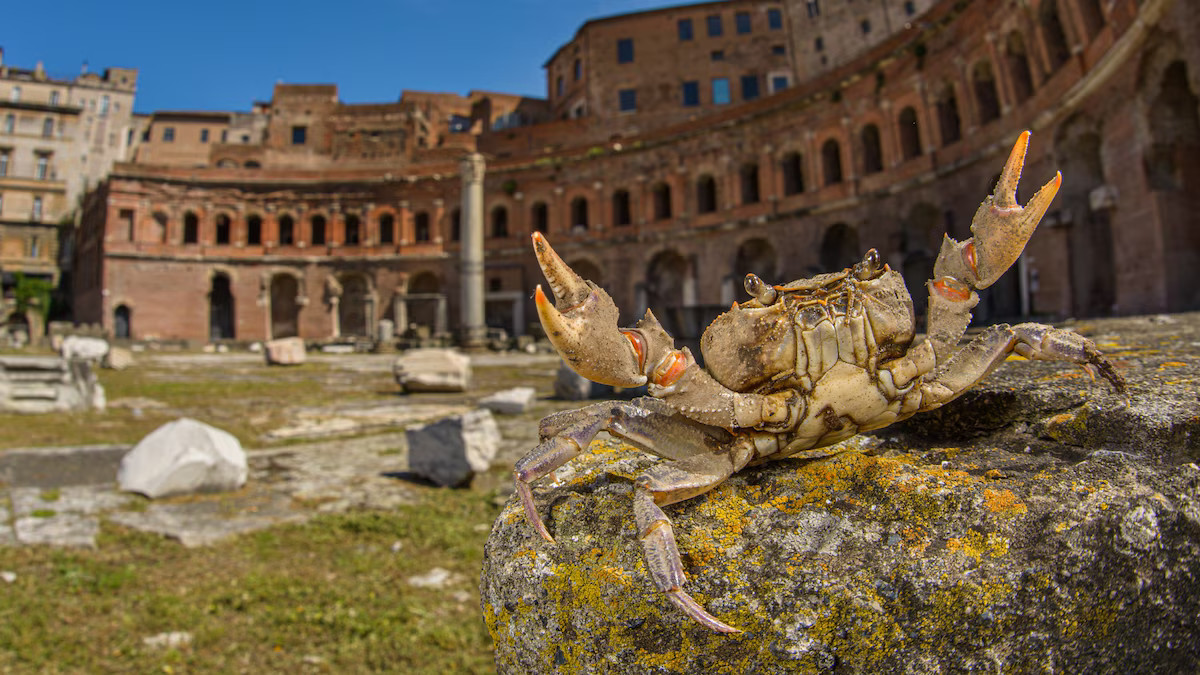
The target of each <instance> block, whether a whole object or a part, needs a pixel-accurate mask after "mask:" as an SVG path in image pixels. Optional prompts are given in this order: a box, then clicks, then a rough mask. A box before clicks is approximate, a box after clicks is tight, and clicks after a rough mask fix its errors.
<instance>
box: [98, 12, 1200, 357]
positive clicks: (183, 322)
mask: <svg viewBox="0 0 1200 675" xmlns="http://www.w3.org/2000/svg"><path fill="white" fill-rule="evenodd" d="M812 4H815V3H810V2H795V1H793V0H780V1H779V2H774V3H773V2H766V1H760V2H745V1H742V0H736V1H733V2H720V3H704V4H700V5H691V6H685V7H675V8H670V9H667V10H654V11H651V12H641V13H637V14H631V15H624V16H618V17H608V18H605V19H597V20H594V21H591V22H588V23H587V24H585V25H584V26H583V27H582V28H581V29H580V31H579V32H578V33H577V34H576V36H575V38H573V39H572V40H571V41H570V42H568V43H567V44H566V45H564V47H563V48H561V49H559V50H558V52H557V53H556V54H555V55H554V56H553V57H552V58H551V59H550V61H549V62H548V63H547V76H548V86H549V87H550V90H549V96H548V98H547V100H546V101H535V100H528V99H519V98H517V97H504V96H502V95H495V94H486V93H472V94H471V95H470V96H468V97H455V96H453V95H448V94H446V95H440V94H437V95H435V94H418V93H410V92H405V95H404V96H403V97H402V99H401V101H400V102H399V103H396V104H383V105H379V106H374V105H372V106H347V105H344V104H341V103H339V102H338V101H337V99H336V91H335V90H331V89H328V88H322V87H321V86H297V85H284V86H282V87H280V88H277V89H276V92H275V97H274V98H273V100H272V101H271V102H270V103H269V104H262V106H261V111H260V112H259V113H258V114H259V115H260V116H261V124H263V125H265V127H264V128H265V129H266V134H265V136H264V138H263V139H262V140H261V141H254V140H253V137H252V141H251V142H248V143H244V144H239V143H228V144H225V145H221V146H214V147H213V148H211V149H210V152H209V155H208V161H207V163H206V165H205V166H204V167H203V168H196V167H193V166H190V165H184V164H183V163H182V160H181V163H177V164H175V165H173V166H172V165H170V164H169V163H168V162H166V161H156V162H154V163H151V162H149V161H147V162H142V161H141V160H140V159H139V162H138V163H133V164H124V165H119V166H118V167H117V168H116V170H115V171H114V173H113V175H112V177H111V178H110V179H109V180H108V181H107V182H106V183H105V184H104V185H102V186H101V187H100V189H99V190H97V191H96V192H95V193H94V194H93V195H91V196H90V197H89V199H88V201H87V204H86V207H85V213H84V218H83V220H84V228H83V231H82V232H81V236H80V239H79V245H78V249H77V251H78V260H79V268H80V273H79V274H78V275H77V285H76V297H77V302H76V306H77V317H76V318H77V320H79V321H82V322H95V323H101V324H102V325H104V326H105V327H106V328H107V329H109V330H110V331H113V332H114V333H117V334H119V335H129V336H132V337H134V338H155V337H157V338H184V339H190V340H206V339H239V340H256V339H264V338H270V337H280V336H284V335H293V334H299V335H301V336H304V337H306V338H313V339H322V338H330V337H335V336H352V335H370V334H372V333H373V332H374V326H375V325H376V323H377V322H378V321H379V320H380V319H390V320H393V321H394V322H395V324H396V325H397V326H398V329H399V330H405V329H406V328H407V327H420V326H425V327H427V328H428V329H430V330H432V331H434V332H439V331H445V330H450V329H452V328H454V319H455V317H456V316H457V313H456V304H457V302H458V297H459V292H460V289H459V282H458V279H459V269H458V267H459V263H458V248H459V241H458V239H459V236H458V235H459V232H460V227H461V223H460V222H459V221H460V219H459V217H458V204H459V203H460V194H461V189H462V188H461V181H460V178H459V176H458V170H459V169H458V160H459V159H460V158H461V157H462V156H463V155H464V154H465V153H466V152H468V151H471V150H476V149H477V150H478V151H480V152H482V153H484V155H485V156H486V157H487V158H488V166H487V173H486V177H485V180H484V190H485V196H484V199H485V209H484V227H485V230H486V241H485V251H486V264H485V272H484V276H485V290H486V293H487V315H488V323H489V325H493V326H496V327H502V328H504V329H505V330H507V331H508V332H509V333H521V332H524V331H526V330H527V329H528V325H529V323H530V322H531V319H532V317H533V309H532V303H531V301H530V300H529V291H530V289H532V288H533V286H534V285H535V284H536V283H538V282H539V281H540V272H539V271H538V269H537V266H536V263H535V262H534V260H533V257H532V255H531V254H530V251H529V241H528V235H529V233H530V232H532V231H533V230H540V231H543V232H546V233H547V234H548V236H549V238H550V239H551V241H552V242H553V243H554V245H555V248H556V249H557V250H558V251H559V252H560V254H562V255H563V257H564V258H565V259H566V260H567V262H568V263H570V264H572V265H573V266H574V267H575V268H576V269H577V270H579V271H580V272H581V273H582V274H584V275H585V276H587V277H589V278H591V279H593V280H594V281H596V282H597V283H599V284H601V285H603V286H605V287H606V288H607V289H608V290H609V292H610V293H611V294H612V295H613V297H614V299H615V300H616V301H617V303H618V305H619V306H620V307H621V308H622V312H623V315H622V320H623V321H632V320H634V319H635V318H636V317H637V316H640V314H641V313H642V312H643V311H644V310H645V309H646V308H647V307H649V308H652V309H653V310H654V311H655V313H656V314H657V315H658V316H659V317H660V319H661V320H662V321H663V323H664V324H665V325H666V326H667V328H668V329H669V330H671V331H672V332H673V333H674V334H675V335H677V336H678V337H680V338H683V339H685V340H689V339H695V338H697V337H698V335H699V332H700V330H702V328H703V326H704V325H705V324H706V323H707V322H708V320H710V319H711V318H712V316H713V315H714V314H715V313H717V312H719V311H721V310H722V309H723V308H725V307H728V306H729V303H730V302H732V301H733V300H735V299H738V298H739V297H741V291H740V284H741V279H742V278H743V277H744V275H745V274H746V273H747V272H751V271H752V272H755V273H756V274H758V275H759V276H761V277H763V278H764V279H767V280H773V281H784V280H790V279H794V278H799V277H803V276H808V275H810V274H812V273H814V272H819V271H825V270H831V269H839V268H841V267H843V266H845V265H846V264H848V263H850V262H852V261H854V260H857V259H858V258H859V257H861V255H862V252H863V251H864V250H865V249H866V248H869V247H875V248H877V249H879V250H880V252H881V253H882V254H883V255H884V257H885V259H887V260H888V261H889V262H890V264H891V265H892V266H893V267H895V268H897V269H900V270H902V271H903V272H904V275H905V277H906V280H907V281H908V283H909V287H910V289H912V290H913V294H914V296H915V300H916V301H917V304H918V310H920V309H921V306H922V304H923V297H922V296H923V293H922V292H921V290H922V284H923V282H924V281H925V279H927V278H928V277H929V275H930V272H931V266H932V261H933V257H934V256H935V255H936V252H937V247H938V245H939V241H940V238H941V236H942V233H943V232H948V233H950V234H951V235H953V236H955V237H958V238H960V239H962V238H965V237H966V236H968V229H967V228H968V226H969V223H970V219H971V216H972V215H973V213H974V212H975V209H976V208H977V207H978V204H979V202H980V201H981V200H982V199H983V197H984V196H985V195H986V194H988V193H989V192H990V191H991V189H992V187H993V185H994V182H995V178H996V176H997V174H998V173H999V170H1000V168H1001V166H1002V164H1003V161H1004V158H1005V156H1006V153H1007V151H1008V149H1009V148H1010V147H1011V144H1012V142H1013V140H1014V139H1015V137H1016V135H1017V134H1018V133H1019V131H1020V130H1022V129H1027V128H1028V129H1032V130H1033V131H1034V136H1033V142H1032V145H1031V147H1030V151H1029V155H1028V158H1027V162H1026V169H1025V176H1026V179H1025V183H1024V184H1023V185H1022V192H1021V194H1022V195H1023V198H1028V195H1029V194H1031V193H1032V189H1033V188H1034V187H1035V186H1036V185H1040V184H1041V183H1043V182H1045V181H1046V180H1048V179H1049V178H1050V177H1051V176H1053V174H1054V171H1055V169H1061V170H1062V171H1063V174H1064V182H1063V187H1062V189H1061V190H1060V193H1059V197H1058V199H1057V200H1056V201H1055V203H1054V205H1053V207H1052V209H1051V212H1050V213H1048V215H1047V217H1046V219H1045V221H1044V223H1043V225H1042V227H1040V228H1039V230H1038V232H1037V233H1036V234H1035V236H1034V238H1033V240H1032V241H1031V242H1030V245H1029V246H1028V247H1027V250H1026V255H1025V256H1023V257H1022V259H1021V262H1020V263H1019V264H1018V265H1017V266H1016V267H1014V269H1013V270H1012V271H1010V273H1009V274H1007V275H1006V276H1005V277H1004V278H1003V279H1001V281H1000V282H998V283H997V284H996V285H995V286H994V287H993V288H992V289H990V290H989V291H988V292H986V293H985V297H984V300H983V302H982V303H981V305H980V307H979V308H978V310H977V311H976V314H977V316H979V317H981V318H983V319H985V320H987V319H1000V318H1008V317H1016V316H1021V315H1031V314H1034V315H1038V316H1047V317H1060V318H1061V317H1065V316H1084V315H1099V314H1108V313H1134V312H1159V311H1176V310H1185V309H1197V308H1200V291H1197V289H1198V288H1200V260H1198V259H1197V258H1198V257H1200V189H1198V188H1200V99H1198V97H1197V95H1196V92H1197V91H1200V84H1198V83H1200V36H1198V35H1197V31H1198V26H1200V9H1198V8H1197V7H1196V6H1194V5H1193V4H1192V3H1185V2H1182V1H1181V0H1143V1H1141V2H1138V1H1136V0H1113V1H1111V2H1100V1H1099V0H1040V1H1034V0H1031V1H1030V2H1028V3H1021V4H1013V5H1012V6H1011V7H1010V10H1011V11H1005V12H996V11H994V10H995V7H994V4H993V3H987V2H983V1H982V0H975V1H973V2H965V3H964V2H958V1H943V2H933V3H929V6H928V7H921V6H919V5H915V6H913V13H914V15H915V16H914V17H912V18H910V19H905V20H904V21H903V23H901V20H902V19H904V17H905V16H907V14H908V12H907V9H908V8H907V7H906V4H907V3H891V2H889V3H884V4H883V5H881V7H882V8H883V9H881V10H880V11H885V10H886V11H887V12H891V14H889V15H887V16H889V17H891V18H887V19H886V20H885V19H884V18H878V17H876V18H869V20H870V23H871V31H869V32H870V33H871V34H870V35H864V37H863V41H862V46H861V48H860V49H859V50H858V51H857V53H854V54H849V53H837V54H830V55H828V56H829V59H828V62H827V63H825V64H820V65H819V66H817V65H813V64H812V63H811V62H810V61H811V55H809V56H804V57H801V55H799V54H798V53H796V52H798V51H799V50H798V49H797V47H796V45H798V44H800V42H802V41H808V40H810V39H811V37H812V36H813V31H814V30H820V31H821V32H822V34H827V35H835V34H837V31H846V30H857V31H859V33H860V34H864V33H865V31H864V30H863V25H862V21H863V19H862V18H859V17H858V15H856V14H852V13H847V12H845V11H834V10H835V8H834V7H833V5H835V4H837V3H832V2H823V3H820V12H822V14H819V15H817V16H820V17H826V19H823V20H822V21H826V20H827V21H828V22H827V23H819V24H818V23H817V22H816V19H817V16H814V17H812V19H813V20H814V21H813V23H812V25H810V24H807V23H804V22H806V21H809V19H810V17H809V15H808V11H809V10H808V9H807V8H808V6H809V5H812ZM855 4H858V3H855ZM863 4H864V5H865V4H867V3H863ZM893 5H895V7H893ZM1006 6H1007V5H1006ZM774 9H779V10H780V12H779V17H778V20H779V21H782V24H781V25H782V26H783V27H782V28H773V26H775V25H777V24H776V21H777V19H775V18H773V16H774V15H773V13H772V10H774ZM864 11H865V10H864ZM872 11H874V10H872ZM743 12H745V13H747V14H749V16H750V19H749V31H748V32H745V33H739V29H738V26H739V22H740V21H742V20H741V19H738V18H737V17H738V16H739V13H743ZM710 16H719V17H721V21H722V30H723V31H727V32H728V33H730V34H731V35H729V36H716V37H713V38H712V39H715V40H725V38H726V37H728V41H721V42H719V44H720V45H721V46H719V47H716V48H717V49H722V50H725V51H726V55H727V56H728V55H732V54H752V53H753V54H757V55H758V56H755V57H753V58H751V57H750V56H746V60H744V61H737V62H736V64H735V65H736V67H731V69H729V70H724V69H725V68H727V67H730V66H729V64H728V61H729V60H728V59H727V60H726V61H725V62H721V61H716V62H713V61H711V60H710V61H708V62H704V63H699V62H698V59H693V58H690V59H679V60H675V61H673V60H671V59H669V58H668V56H667V54H668V53H669V52H670V51H671V50H670V49H668V48H667V47H674V48H677V49H692V48H696V49H699V51H698V52H697V53H699V54H703V53H705V50H706V49H707V50H708V51H709V52H711V51H713V49H712V48H711V47H712V46H713V45H716V44H718V43H717V42H714V43H712V44H710V45H691V46H685V47H683V48H680V47H678V45H675V44H668V43H674V41H679V42H692V43H699V42H701V41H703V40H707V39H710V36H708V34H707V22H708V17H710ZM689 18H690V19H692V21H693V23H692V29H691V30H692V32H691V39H690V40H684V39H683V36H684V32H683V31H684V29H682V28H681V25H682V24H681V22H682V21H683V20H684V19H689ZM801 24H803V26H801ZM880 24H882V26H881V25H880ZM814 26H816V28H814ZM655 27H656V28H655ZM642 31H647V32H642ZM653 31H659V34H660V39H659V40H658V41H657V43H656V42H655V41H654V40H653V39H649V38H648V37H646V36H650V35H654V32H653ZM773 31H778V33H779V35H778V39H776V37H775V35H774V33H773ZM879 32H888V33H889V34H887V35H883V36H880V35H879ZM626 36H632V39H633V41H634V42H633V52H632V56H633V59H634V61H633V65H635V66H636V65H637V63H638V60H639V59H641V58H642V57H643V55H646V56H647V58H648V59H649V60H652V61H653V62H654V63H653V67H647V68H645V69H629V66H630V64H629V63H628V62H627V61H623V58H622V50H625V49H627V47H623V46H622V43H621V41H622V40H625V39H627V37H626ZM763 36H767V37H766V38H765V39H760V38H762V37H763ZM805 36H807V37H805ZM776 44H782V45H784V46H785V49H786V50H790V52H789V54H787V55H786V57H787V58H788V59H793V61H792V62H791V64H790V65H788V66H787V68H788V69H789V70H787V71H786V72H788V73H789V77H791V78H793V79H791V80H790V81H789V82H788V86H787V87H786V88H782V87H779V88H776V89H777V90H771V89H770V88H768V87H767V86H766V85H765V84H763V83H764V82H766V80H760V87H761V89H760V92H759V94H760V95H759V96H757V97H745V96H744V95H743V96H736V97H735V96H733V94H734V92H737V91H739V89H738V88H737V86H736V85H735V80H734V78H735V77H739V75H738V73H743V72H753V73H756V74H757V75H758V76H763V77H766V76H768V75H769V74H770V73H771V72H773V71H772V68H774V67H775V66H774V65H773V64H774V63H775V61H774V60H773V59H775V58H776V57H778V56H779V55H778V54H776V53H774V52H775V50H774V49H773V46H774V45H776ZM663 45H666V46H665V47H664V46H663ZM576 47H578V51H576ZM659 47H663V49H664V51H663V53H662V54H659V55H657V56H654V57H653V58H650V56H651V55H654V54H656V52H654V51H653V50H654V49H658V48H659ZM762 47H765V49H760V48H762ZM576 59H578V60H579V62H580V65H579V66H578V70H577V69H576V66H575V60H576ZM754 59H758V60H757V61H754ZM659 61H662V62H663V63H659ZM714 63H716V65H713V64H714ZM659 66H669V67H666V68H665V69H664V68H660V67H659ZM672 69H673V70H672ZM576 73H578V74H579V78H578V81H576V78H575V77H574V76H575V74H576ZM560 76H562V77H564V80H565V81H564V84H563V88H562V90H561V94H560V93H559V89H558V84H557V83H558V81H559V80H558V78H559V77H560ZM693 78H694V79H693ZM715 78H728V79H729V81H730V85H729V86H730V87H731V89H730V92H731V101H730V102H729V103H728V104H724V103H720V104H716V103H713V102H712V100H711V98H708V99H705V98H704V97H703V96H702V98H701V104H700V105H699V106H683V105H682V100H683V99H682V98H681V97H682V96H683V87H682V85H683V83H686V82H691V81H697V82H706V83H707V84H706V85H705V86H704V87H701V92H702V93H709V94H711V92H712V81H713V80H714V79H715ZM630 82H632V83H634V86H633V87H632V88H634V89H635V90H636V91H638V92H641V91H643V89H646V90H654V91H658V92H659V93H656V94H653V95H644V96H643V95H641V94H638V95H636V96H635V99H636V101H637V108H636V110H631V111H621V110H620V109H619V108H620V105H621V96H620V93H619V92H620V91H621V90H622V89H627V88H629V87H627V86H625V84H624V83H630ZM655 82H657V83H658V84H657V85H656V84H655ZM664 92H665V93H664ZM660 94H661V95H660ZM746 98H749V100H744V99H746ZM579 101H583V102H584V103H583V108H582V111H581V114H578V115H576V114H574V111H576V109H577V108H578V106H577V105H576V104H577V102H579ZM690 107H695V108H697V109H696V110H683V109H684V108H690ZM256 110H258V107H257V106H256ZM564 113H565V117H566V119H563V117H564ZM153 129H154V127H153V125H152V127H151V137H152V139H153V137H154V133H155V132H154V131H153ZM297 129H302V130H303V131H300V132H298V131H297ZM297 134H299V135H297ZM218 147H220V148H235V147H236V148H238V154H236V155H234V154H229V155H228V156H226V154H223V153H222V152H220V151H218ZM229 152H232V150H230V151H229ZM226 160H227V161H226Z"/></svg>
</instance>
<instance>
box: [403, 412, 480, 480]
mask: <svg viewBox="0 0 1200 675" xmlns="http://www.w3.org/2000/svg"><path fill="white" fill-rule="evenodd" d="M405 435H406V438H407V440H408V468H409V471H411V472H413V473H415V474H417V475H418V476H421V477H423V478H428V479H429V480H431V481H433V482H434V483H437V484H438V485H441V486H444V487H459V486H463V485H467V484H469V483H470V482H471V479H472V478H474V477H475V474H476V473H478V472H482V471H487V469H488V467H489V466H490V465H491V463H492V459H493V458H495V456H496V450H497V449H498V448H499V447H500V429H499V428H498V427H497V426H496V420H495V419H494V418H493V417H492V413H491V412H490V411H488V410H472V411H471V412H468V413H466V414H463V415H455V416H454V417H447V418H446V419H443V420H440V421H438V422H434V423H433V424H427V425H425V426H421V427H416V428H413V429H409V430H408V431H407V432H406V434H405Z"/></svg>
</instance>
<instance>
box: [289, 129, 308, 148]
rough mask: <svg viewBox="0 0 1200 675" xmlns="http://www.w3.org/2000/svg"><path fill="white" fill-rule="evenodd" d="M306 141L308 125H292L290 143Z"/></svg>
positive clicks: (299, 143)
mask: <svg viewBox="0 0 1200 675" xmlns="http://www.w3.org/2000/svg"><path fill="white" fill-rule="evenodd" d="M307 141H308V127H292V145H304V144H305V143H306V142H307Z"/></svg>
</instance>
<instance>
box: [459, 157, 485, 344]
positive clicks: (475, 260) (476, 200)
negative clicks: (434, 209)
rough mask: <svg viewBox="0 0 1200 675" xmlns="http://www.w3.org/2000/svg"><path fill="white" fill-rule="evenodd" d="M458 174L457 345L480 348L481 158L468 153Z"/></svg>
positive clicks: (481, 327)
mask: <svg viewBox="0 0 1200 675" xmlns="http://www.w3.org/2000/svg"><path fill="white" fill-rule="evenodd" d="M461 170H462V218H461V229H462V233H461V234H462V259H461V262H462V279H461V283H462V318H461V321H460V325H459V342H460V344H462V346H463V347H467V348H472V347H482V346H483V344H484V339H485V338H486V337H487V325H486V324H485V323H484V312H483V174H484V162H483V155H481V154H479V153H477V152H476V153H472V154H470V155H468V156H467V158H466V159H464V160H463V162H462V164H461Z"/></svg>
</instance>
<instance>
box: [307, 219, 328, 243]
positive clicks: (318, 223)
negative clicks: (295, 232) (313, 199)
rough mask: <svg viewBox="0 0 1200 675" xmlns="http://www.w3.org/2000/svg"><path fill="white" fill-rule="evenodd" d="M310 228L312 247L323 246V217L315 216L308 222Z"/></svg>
mask: <svg viewBox="0 0 1200 675" xmlns="http://www.w3.org/2000/svg"><path fill="white" fill-rule="evenodd" d="M309 224H310V225H311V226H312V244H313V246H324V245H325V216H322V215H321V214H319V213H318V214H317V215H315V216H313V217H312V219H311V220H310V221H309Z"/></svg>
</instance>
